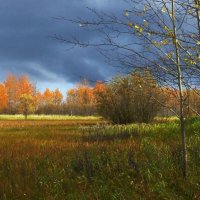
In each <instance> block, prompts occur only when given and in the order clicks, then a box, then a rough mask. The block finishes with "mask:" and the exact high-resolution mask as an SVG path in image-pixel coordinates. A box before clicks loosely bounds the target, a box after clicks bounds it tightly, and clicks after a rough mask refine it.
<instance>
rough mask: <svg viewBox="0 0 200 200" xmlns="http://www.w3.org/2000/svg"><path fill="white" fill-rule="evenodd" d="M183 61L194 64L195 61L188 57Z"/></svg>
mask: <svg viewBox="0 0 200 200" xmlns="http://www.w3.org/2000/svg"><path fill="white" fill-rule="evenodd" d="M184 61H185V62H186V63H187V64H189V65H194V64H195V61H194V60H192V59H189V58H185V59H184Z"/></svg>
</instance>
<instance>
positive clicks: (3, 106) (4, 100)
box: [0, 83, 8, 113]
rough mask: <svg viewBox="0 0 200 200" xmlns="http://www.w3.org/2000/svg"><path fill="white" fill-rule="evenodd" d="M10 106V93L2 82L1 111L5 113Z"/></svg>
mask: <svg viewBox="0 0 200 200" xmlns="http://www.w3.org/2000/svg"><path fill="white" fill-rule="evenodd" d="M7 108H8V95H7V92H6V88H5V85H4V84H2V83H0V112H1V113H3V112H5V110H6V109H7Z"/></svg>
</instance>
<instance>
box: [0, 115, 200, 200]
mask: <svg viewBox="0 0 200 200" xmlns="http://www.w3.org/2000/svg"><path fill="white" fill-rule="evenodd" d="M45 117H46V116H44V118H43V119H40V120H39V119H37V120H35V119H33V118H30V120H28V121H23V120H22V119H21V118H20V119H19V118H17V120H14V117H13V118H12V120H11V118H5V116H4V117H3V116H2V117H0V118H1V120H0V127H1V128H0V199H1V200H5V199H6V200H29V199H31V200H65V199H66V200H79V199H80V200H87V199H88V200H134V199H136V200H137V199H141V200H142V199H159V200H160V199H172V200H173V199H177V200H179V199H180V200H181V199H188V200H190V199H200V178H199V177H200V121H199V120H198V119H196V120H190V121H189V122H188V124H187V147H188V152H189V176H188V179H187V180H184V179H183V178H182V175H181V170H180V159H181V156H180V134H179V131H178V129H179V125H178V123H177V120H176V119H174V120H169V119H167V120H163V121H162V123H161V122H160V121H161V120H157V121H159V123H157V122H156V123H152V124H149V125H147V124H133V125H128V126H111V125H105V124H104V122H102V121H100V120H99V119H96V118H95V119H94V118H92V119H90V118H76V119H74V118H73V119H70V118H69V117H68V118H66V119H65V120H58V119H57V118H56V119H55V118H53V119H52V118H51V119H49V118H48V119H46V118H45ZM63 119H64V118H63ZM102 123H103V124H102Z"/></svg>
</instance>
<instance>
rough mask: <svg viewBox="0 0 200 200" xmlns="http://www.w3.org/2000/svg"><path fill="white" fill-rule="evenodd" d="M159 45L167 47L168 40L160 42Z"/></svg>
mask: <svg viewBox="0 0 200 200" xmlns="http://www.w3.org/2000/svg"><path fill="white" fill-rule="evenodd" d="M161 44H162V45H167V44H169V41H168V39H165V40H162V41H161Z"/></svg>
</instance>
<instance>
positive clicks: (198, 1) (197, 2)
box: [194, 0, 200, 39]
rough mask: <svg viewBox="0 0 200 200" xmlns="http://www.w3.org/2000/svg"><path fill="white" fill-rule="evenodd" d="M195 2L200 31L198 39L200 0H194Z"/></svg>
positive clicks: (198, 25) (198, 23) (199, 24)
mask: <svg viewBox="0 0 200 200" xmlns="http://www.w3.org/2000/svg"><path fill="white" fill-rule="evenodd" d="M194 3H195V10H196V17H197V27H198V33H199V37H198V39H200V0H194Z"/></svg>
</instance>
